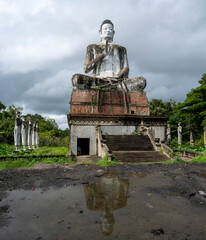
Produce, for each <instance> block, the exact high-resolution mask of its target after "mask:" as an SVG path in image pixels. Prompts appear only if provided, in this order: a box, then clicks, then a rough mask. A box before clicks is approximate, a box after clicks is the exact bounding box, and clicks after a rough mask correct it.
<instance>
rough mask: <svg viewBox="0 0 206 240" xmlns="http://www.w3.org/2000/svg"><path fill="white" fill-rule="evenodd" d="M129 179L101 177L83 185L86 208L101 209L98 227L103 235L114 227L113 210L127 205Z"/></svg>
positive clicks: (107, 233) (110, 231)
mask: <svg viewBox="0 0 206 240" xmlns="http://www.w3.org/2000/svg"><path fill="white" fill-rule="evenodd" d="M128 189H129V179H119V178H115V177H102V178H101V180H100V182H98V183H93V184H89V185H85V186H84V192H85V197H86V203H87V208H88V209H89V210H93V211H101V217H100V227H101V230H102V232H103V234H104V235H110V234H111V233H112V232H113V229H114V223H115V220H114V215H113V211H114V210H118V209H120V208H124V207H125V206H126V205H127V194H128Z"/></svg>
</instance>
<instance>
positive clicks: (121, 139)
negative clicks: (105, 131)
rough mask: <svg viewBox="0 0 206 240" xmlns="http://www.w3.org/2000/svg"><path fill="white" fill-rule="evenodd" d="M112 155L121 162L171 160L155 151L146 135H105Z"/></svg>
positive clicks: (104, 137)
mask: <svg viewBox="0 0 206 240" xmlns="http://www.w3.org/2000/svg"><path fill="white" fill-rule="evenodd" d="M103 139H105V140H106V144H107V146H108V148H109V150H110V151H112V154H113V155H114V156H115V157H116V158H117V160H118V161H120V162H133V163H134V162H160V161H167V160H169V158H168V157H167V156H166V155H164V154H163V153H160V152H159V151H155V150H154V148H153V145H152V143H151V141H150V139H149V137H148V136H146V135H140V136H139V135H103Z"/></svg>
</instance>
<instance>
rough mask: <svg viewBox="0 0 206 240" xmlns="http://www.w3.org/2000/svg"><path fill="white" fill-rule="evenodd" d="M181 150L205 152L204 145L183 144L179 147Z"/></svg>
mask: <svg viewBox="0 0 206 240" xmlns="http://www.w3.org/2000/svg"><path fill="white" fill-rule="evenodd" d="M181 149H182V150H190V151H196V152H203V153H206V147H204V146H198V147H197V146H194V147H192V146H183V147H182V148H181Z"/></svg>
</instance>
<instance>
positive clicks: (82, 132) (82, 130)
mask: <svg viewBox="0 0 206 240" xmlns="http://www.w3.org/2000/svg"><path fill="white" fill-rule="evenodd" d="M70 133H71V135H70V154H71V152H73V154H74V155H77V138H89V139H90V146H89V148H90V149H89V154H90V155H96V128H95V126H81V125H71V131H70Z"/></svg>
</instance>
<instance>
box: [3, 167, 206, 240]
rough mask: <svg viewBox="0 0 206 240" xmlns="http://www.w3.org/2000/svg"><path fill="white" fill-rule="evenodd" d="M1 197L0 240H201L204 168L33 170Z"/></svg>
mask: <svg viewBox="0 0 206 240" xmlns="http://www.w3.org/2000/svg"><path fill="white" fill-rule="evenodd" d="M0 190H1V192H0V239H5V240H6V239H35V240H37V239H38V240H40V239H41V240H43V239H59V240H61V239H75V240H76V239H184V240H186V239H192V240H194V239H206V237H205V236H206V224H205V223H206V195H205V193H206V163H202V164H191V163H175V164H149V165H129V164H124V165H112V166H110V167H107V168H104V167H98V166H95V165H72V164H59V165H46V164H37V165H35V166H34V167H32V168H22V169H7V170H3V171H1V172H0ZM37 203H38V205H36V204H37ZM45 203H47V204H45ZM29 204H30V205H29Z"/></svg>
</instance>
